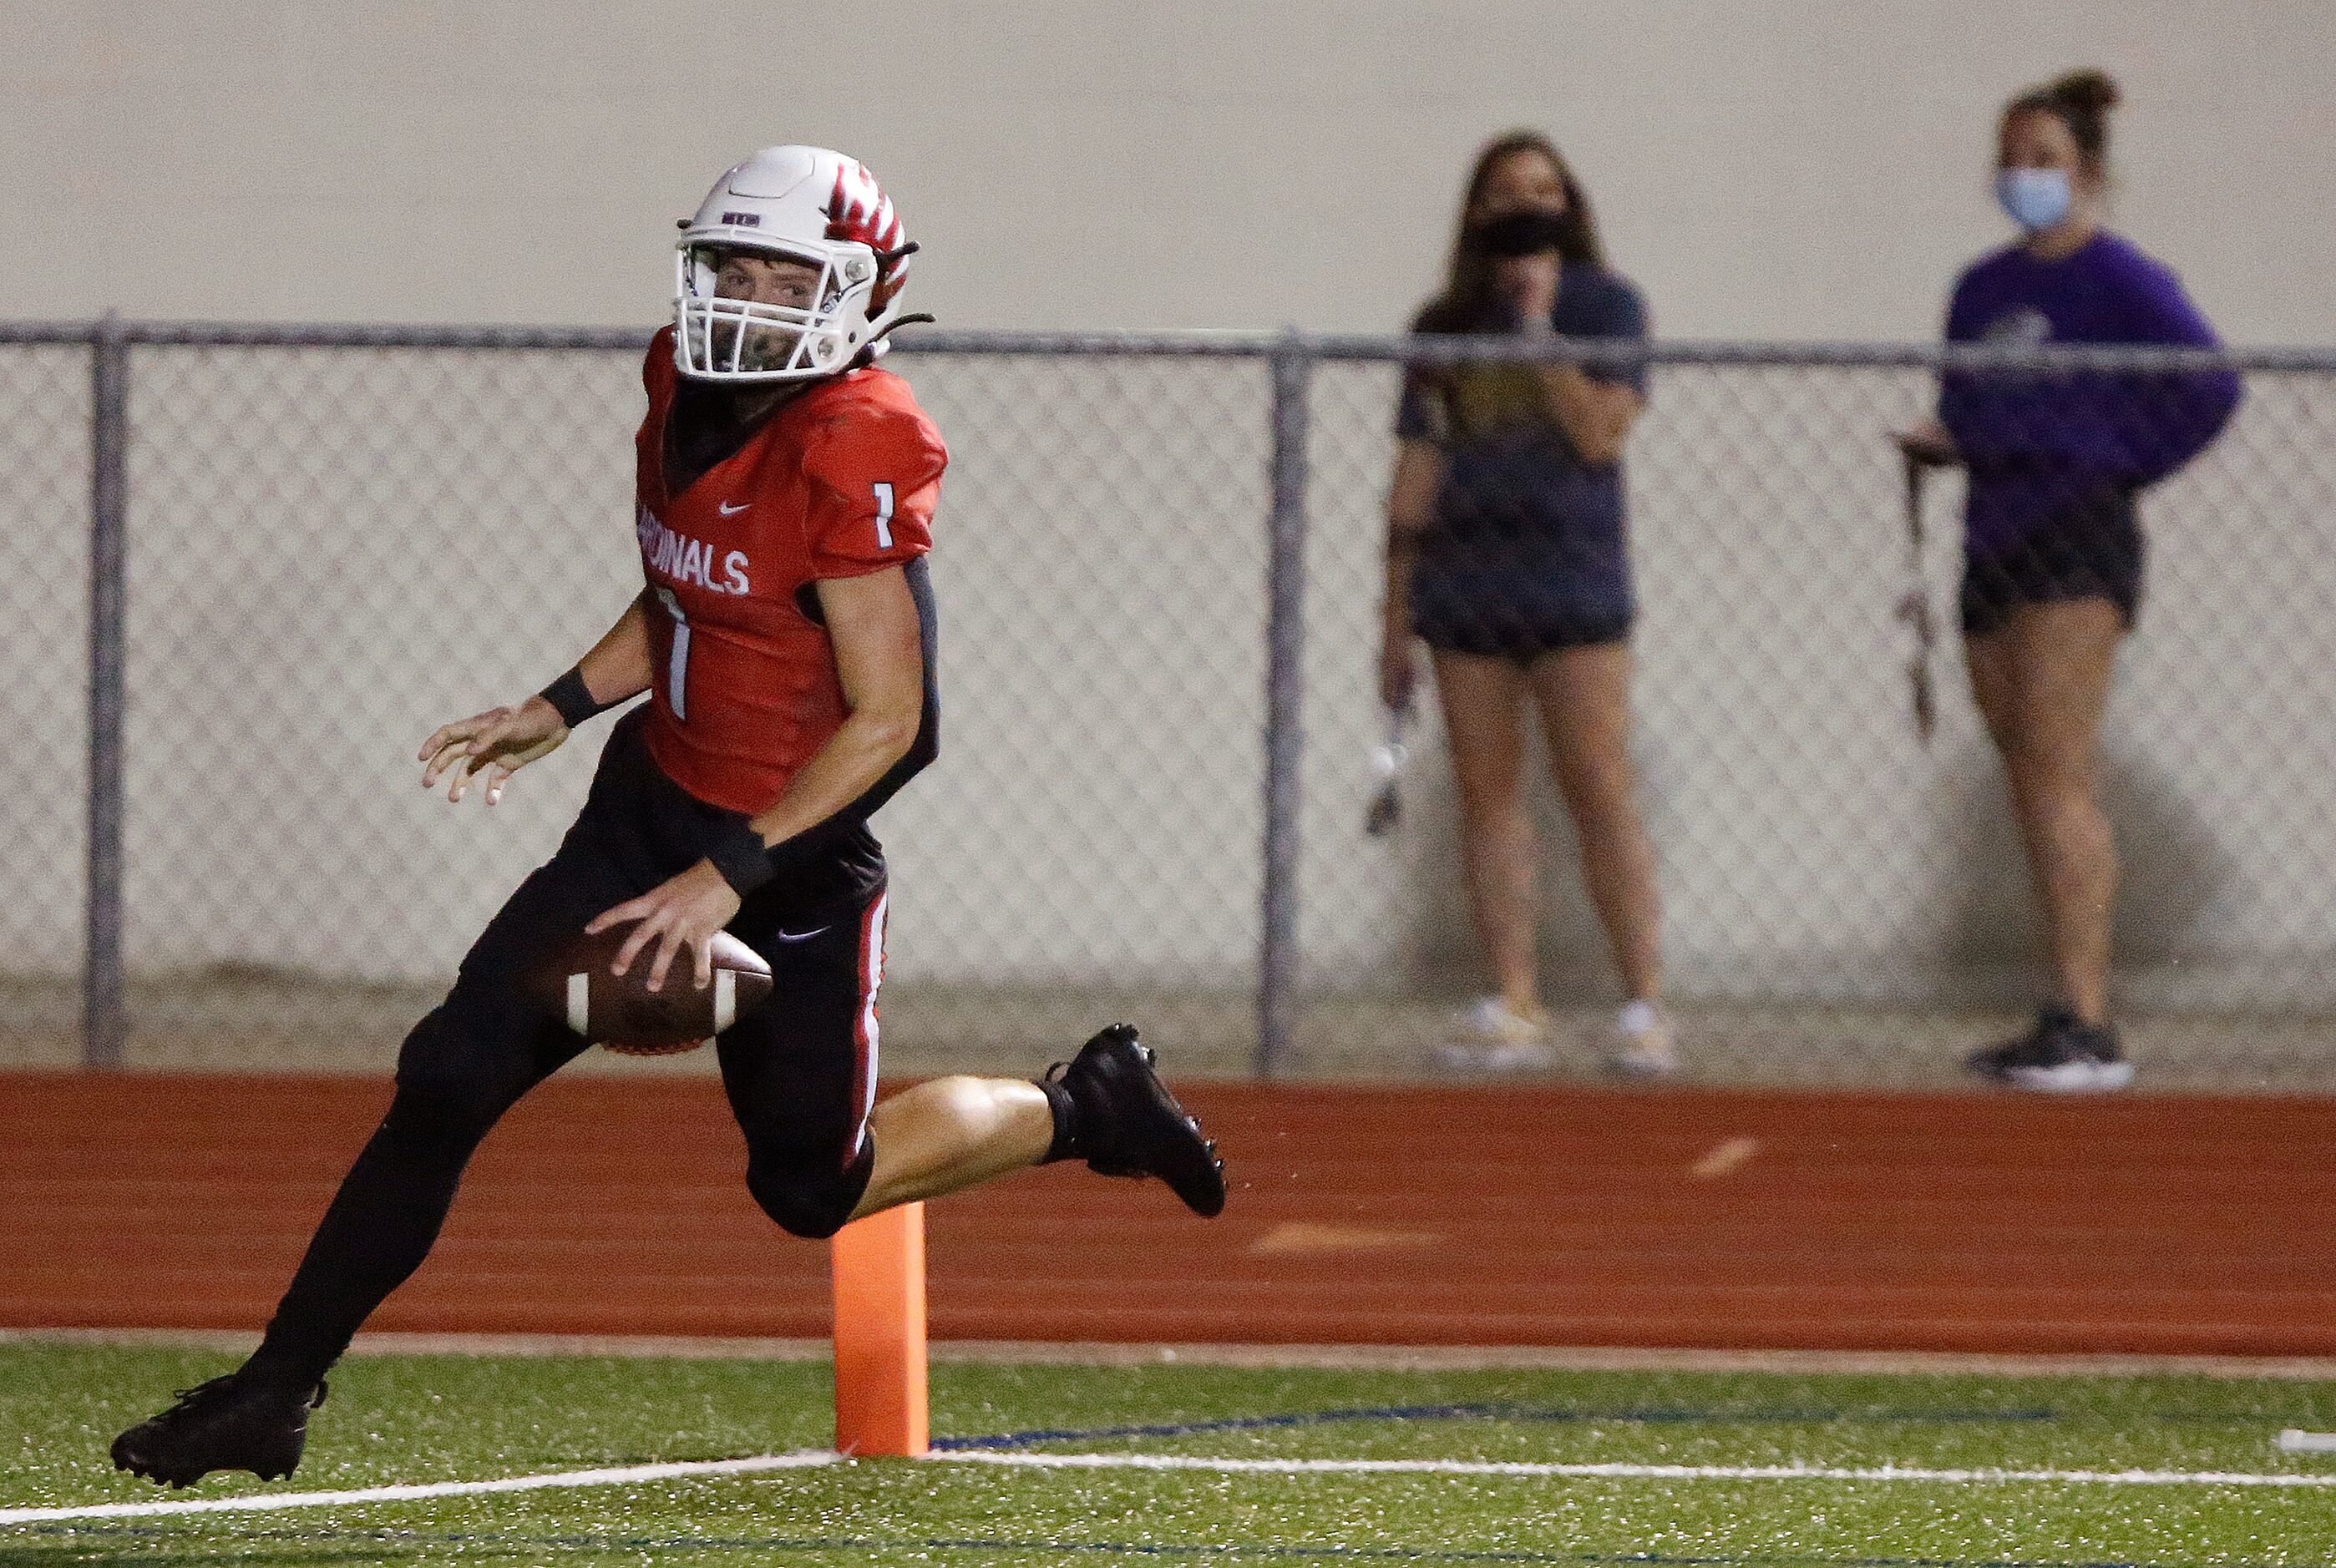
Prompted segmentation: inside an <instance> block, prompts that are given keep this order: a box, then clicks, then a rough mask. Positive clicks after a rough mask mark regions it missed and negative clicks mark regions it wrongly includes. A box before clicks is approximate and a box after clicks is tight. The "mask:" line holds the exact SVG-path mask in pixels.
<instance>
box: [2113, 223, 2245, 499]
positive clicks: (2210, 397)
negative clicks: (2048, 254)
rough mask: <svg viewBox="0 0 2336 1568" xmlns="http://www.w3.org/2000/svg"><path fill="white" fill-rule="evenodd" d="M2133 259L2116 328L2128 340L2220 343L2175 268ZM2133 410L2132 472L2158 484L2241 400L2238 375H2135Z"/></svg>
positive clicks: (2121, 281)
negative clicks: (2120, 317)
mask: <svg viewBox="0 0 2336 1568" xmlns="http://www.w3.org/2000/svg"><path fill="white" fill-rule="evenodd" d="M2134 261H2135V263H2136V265H2134V266H2129V267H2126V268H2122V269H2120V270H2121V272H2122V274H2123V276H2121V277H2120V278H2119V279H2118V284H2119V286H2120V292H2121V293H2122V294H2123V295H2124V298H2123V301H2122V305H2123V308H2122V311H2121V313H2120V314H2121V315H2122V317H2123V320H2122V322H2121V323H2120V324H2121V326H2122V327H2123V329H2124V330H2123V331H2122V332H2121V333H2120V334H2119V336H2120V337H2121V338H2122V340H2123V341H2125V342H2127V343H2143V344H2166V345H2167V346H2169V347H2185V348H2220V347H2221V346H2222V340H2221V339H2220V338H2219V337H2217V336H2215V334H2214V328H2213V327H2212V326H2211V325H2209V324H2207V321H2206V318H2205V316H2204V315H2200V314H2199V312H2198V307H2197V306H2196V305H2193V304H2191V303H2190V296H2189V295H2186V294H2185V293H2184V292H2183V291H2182V283H2181V280H2180V279H2179V278H2177V277H2175V276H2174V273H2173V271H2172V270H2171V269H2170V268H2167V267H2165V266H2159V265H2158V264H2157V263H2156V262H2154V261H2150V260H2148V259H2147V258H2146V257H2144V256H2138V255H2136V256H2135V257H2134ZM2131 385H2132V394H2133V404H2134V418H2133V422H2132V426H2131V428H2130V430H2129V431H2128V432H2127V440H2128V442H2129V445H2130V451H2131V455H2132V460H2133V471H2134V477H2135V478H2136V480H2138V481H2139V482H2140V483H2142V484H2155V483H2156V482H2157V481H2158V480H2159V479H2165V478H2166V476H2167V475H2169V474H2171V473H2173V472H2175V470H2176V469H2180V468H2181V467H2182V466H2183V465H2184V464H2185V463H2187V462H2189V461H2190V460H2192V459H2193V458H2195V457H2196V456H2197V455H2198V454H2199V453H2200V452H2202V451H2205V450H2206V447H2207V445H2208V444H2209V443H2210V442H2212V441H2213V440H2214V438H2215V436H2217V435H2219V434H2220V433H2221V432H2222V429H2223V426H2224V424H2226V423H2228V422H2229V421H2230V417H2231V412H2232V411H2233V410H2234V409H2235V408H2237V407H2238V406H2239V395H2240V389H2239V377H2238V374H2237V373H2236V372H2234V371H2226V370H2217V371H2190V372H2186V373H2182V374H2179V375H2164V376H2147V377H2136V378H2135V379H2134V381H2133V382H2132V383H2131Z"/></svg>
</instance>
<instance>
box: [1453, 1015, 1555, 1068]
mask: <svg viewBox="0 0 2336 1568" xmlns="http://www.w3.org/2000/svg"><path fill="white" fill-rule="evenodd" d="M1428 1060H1430V1061H1432V1062H1434V1063H1435V1064H1436V1067H1438V1068H1440V1069H1441V1070H1444V1071H1445V1072H1486V1073H1501V1072H1538V1071H1540V1070H1543V1069H1544V1068H1547V1067H1549V1066H1551V1065H1552V1063H1554V1062H1555V1061H1556V1060H1557V1053H1556V1051H1555V1050H1552V1049H1551V1047H1550V1043H1549V1019H1548V1017H1547V1016H1546V1015H1545V1014H1543V1013H1542V1012H1541V1011H1540V1010H1539V1009H1535V1010H1534V1011H1533V1012H1530V1013H1523V1012H1519V1011H1517V1010H1516V1009H1514V1008H1513V1007H1511V1006H1510V1005H1509V1004H1508V1003H1507V1002H1504V1001H1503V1000H1502V999H1501V998H1499V997H1497V996H1487V997H1484V998H1483V999H1482V1000H1481V1001H1479V1002H1477V1003H1476V1004H1475V1006H1474V1007H1471V1008H1469V1009H1468V1010H1467V1011H1465V1012H1464V1013H1462V1014H1461V1015H1460V1016H1459V1017H1458V1018H1457V1019H1455V1021H1454V1022H1453V1031H1452V1039H1450V1040H1447V1041H1445V1043H1444V1044H1442V1045H1439V1046H1437V1047H1436V1050H1434V1051H1432V1052H1430V1053H1429V1057H1428Z"/></svg>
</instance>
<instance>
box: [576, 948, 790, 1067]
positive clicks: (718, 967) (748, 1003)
mask: <svg viewBox="0 0 2336 1568" xmlns="http://www.w3.org/2000/svg"><path fill="white" fill-rule="evenodd" d="M630 934H631V931H630V928H629V927H628V926H621V925H619V926H615V927H612V928H611V929H609V930H607V931H603V932H601V933H600V934H599V935H597V936H584V935H579V936H577V937H575V938H574V939H572V940H571V941H569V942H568V943H567V944H564V945H563V946H562V947H561V948H560V951H559V952H558V953H557V954H556V955H555V956H554V958H553V959H552V961H551V962H550V963H546V964H545V965H544V966H543V969H542V971H541V972H540V975H539V977H538V980H537V988H538V990H539V992H540V996H539V1000H540V1001H541V1002H543V1003H544V1004H545V1005H546V1006H548V1007H550V1009H551V1011H552V1012H553V1013H554V1014H555V1015H556V1016H558V1017H559V1018H560V1019H562V1020H564V1021H566V1022H567V1024H568V1027H569V1029H572V1030H574V1031H576V1032H577V1033H578V1034H579V1035H581V1036H583V1037H584V1038H585V1039H586V1040H590V1041H592V1042H593V1043H594V1044H595V1045H601V1046H606V1047H607V1048H608V1050H613V1051H618V1052H620V1053H622V1054H624V1055H627V1056H670V1055H672V1054H674V1053H675V1052H676V1051H684V1050H696V1048H697V1047H699V1046H701V1045H704V1044H705V1043H706V1041H707V1040H711V1039H712V1038H713V1037H714V1036H715V1035H717V1034H719V1033H721V1032H722V1031H724V1030H725V1029H727V1028H729V1027H730V1026H731V1025H732V1024H733V1023H735V1022H736V1021H738V1020H739V1019H741V1018H744V1017H745V1015H746V1014H747V1013H748V1012H750V1011H753V1010H754V1008H755V1007H757V1006H759V1005H761V1004H762V1002H764V1001H766V1000H767V999H768V998H769V996H770V994H771V966H770V965H769V964H767V963H764V962H763V958H762V955H761V954H760V953H756V952H755V951H754V949H753V948H751V947H749V946H747V945H746V944H745V943H743V942H741V941H739V940H738V939H737V938H736V937H735V936H733V935H731V934H729V933H728V932H726V931H722V932H716V933H715V935H714V941H713V958H714V980H713V982H712V983H711V984H708V985H705V986H700V985H698V984H696V976H694V975H693V974H692V973H690V970H689V966H688V965H687V964H686V963H677V964H676V965H675V966H674V969H673V973H671V974H669V975H667V977H666V983H665V989H664V990H662V991H651V990H650V989H649V988H648V984H649V965H648V964H647V962H645V961H640V960H636V961H635V963H634V964H633V966H632V968H631V969H629V970H628V971H627V972H626V973H623V974H613V973H609V968H608V966H609V965H610V964H611V963H615V962H616V958H617V953H618V949H619V948H621V947H623V946H624V944H625V939H626V937H627V936H628V935H630Z"/></svg>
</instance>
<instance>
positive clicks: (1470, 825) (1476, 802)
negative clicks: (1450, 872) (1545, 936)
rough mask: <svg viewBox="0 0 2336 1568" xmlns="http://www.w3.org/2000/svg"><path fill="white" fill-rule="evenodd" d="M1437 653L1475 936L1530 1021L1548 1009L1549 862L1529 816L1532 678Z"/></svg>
mask: <svg viewBox="0 0 2336 1568" xmlns="http://www.w3.org/2000/svg"><path fill="white" fill-rule="evenodd" d="M1435 653H1436V697H1437V699H1438V701H1440V702H1442V704H1443V707H1444V726H1445V731H1446V732H1447V733H1448V734H1449V736H1450V737H1451V741H1452V773H1453V778H1454V779H1455V781H1456V782H1457V784H1458V786H1459V792H1460V850H1461V857H1462V860H1463V862H1464V868H1465V872H1466V874H1467V879H1468V902H1469V907H1470V909H1471V911H1472V912H1473V913H1474V915H1475V919H1476V934H1477V935H1478V937H1480V938H1481V939H1482V940H1483V942H1484V956H1485V959H1486V961H1487V962H1488V963H1491V965H1492V969H1493V978H1494V984H1495V985H1497V986H1498V987H1499V989H1500V993H1501V996H1502V999H1503V1000H1504V1001H1505V1002H1507V1003H1508V1004H1509V1006H1510V1008H1511V1009H1512V1010H1514V1011H1516V1012H1518V1013H1520V1014H1522V1015H1525V1016H1532V1015H1533V1014H1534V1013H1535V1012H1537V1011H1538V1010H1539V1008H1540V1006H1541V975H1540V973H1539V965H1538V963H1537V962H1536V959H1535V955H1534V952H1533V916H1534V914H1535V912H1536V909H1537V907H1538V905H1539V903H1540V898H1539V893H1540V887H1539V883H1540V858H1541V857H1540V853H1539V851H1538V850H1537V849H1536V847H1535V846H1534V843H1533V818H1532V817H1531V816H1530V815H1529V814H1528V813H1527V811H1526V808H1525V789H1524V757H1525V725H1524V718H1525V691H1526V683H1525V674H1524V672H1523V670H1521V669H1519V668H1518V667H1517V665H1516V664H1515V663H1512V662H1511V661H1509V660H1506V659H1488V658H1482V657H1478V656H1477V655H1475V654H1472V653H1449V652H1446V651H1445V650H1444V649H1441V648H1438V649H1436V651H1435Z"/></svg>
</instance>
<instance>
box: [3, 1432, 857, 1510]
mask: <svg viewBox="0 0 2336 1568" xmlns="http://www.w3.org/2000/svg"><path fill="white" fill-rule="evenodd" d="M842 1459H843V1456H842V1455H841V1454H836V1453H832V1452H830V1451H829V1450H827V1449H824V1448H812V1449H805V1450H803V1452H802V1453H798V1454H764V1455H762V1456H759V1457H754V1458H747V1459H680V1460H675V1461H673V1462H671V1463H668V1464H663V1465H623V1466H614V1467H612V1468H608V1469H604V1470H560V1471H555V1472H553V1473H552V1474H550V1475H545V1476H503V1477H501V1478H500V1479H497V1480H492V1481H432V1482H428V1483H425V1484H423V1485H420V1486H359V1487H355V1488H353V1489H351V1490H349V1491H346V1492H259V1493H254V1494H252V1495H248V1496H243V1497H200V1498H187V1499H184V1500H181V1501H179V1502H169V1503H94V1504H91V1505H87V1506H85V1507H79V1508H0V1524H41V1523H45V1522H47V1521H50V1520H55V1519H148V1518H155V1517H161V1516H167V1515H176V1514H244V1513H254V1512H258V1511H261V1510H265V1509H269V1508H329V1507H333V1506H336V1505H341V1504H352V1503H410V1502H426V1501H427V1500H429V1499H430V1498H433V1497H470V1496H476V1495H481V1494H482V1493H488V1492H540V1491H545V1490H548V1489H549V1488H551V1487H554V1486H632V1485H634V1484H635V1483H637V1482H641V1481H671V1480H676V1479H681V1478H685V1477H690V1476H753V1475H759V1474H761V1473H763V1472H764V1471H769V1470H811V1469H816V1468H818V1467H819V1466H822V1465H835V1464H841V1463H842Z"/></svg>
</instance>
